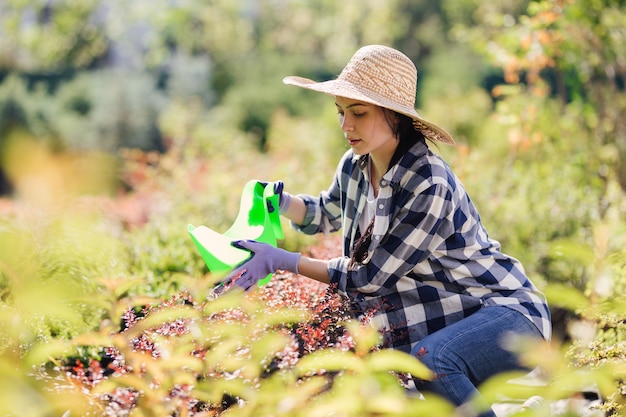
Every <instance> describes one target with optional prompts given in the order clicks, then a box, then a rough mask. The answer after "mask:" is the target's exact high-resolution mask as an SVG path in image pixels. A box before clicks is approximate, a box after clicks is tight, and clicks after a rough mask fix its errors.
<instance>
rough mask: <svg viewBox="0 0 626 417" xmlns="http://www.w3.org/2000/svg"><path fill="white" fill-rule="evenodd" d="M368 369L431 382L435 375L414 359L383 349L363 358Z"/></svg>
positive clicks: (399, 352)
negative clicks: (404, 374)
mask: <svg viewBox="0 0 626 417" xmlns="http://www.w3.org/2000/svg"><path fill="white" fill-rule="evenodd" d="M365 360H366V363H367V367H368V369H370V370H372V371H375V372H384V371H396V372H402V373H409V374H411V375H413V376H414V377H416V378H420V379H425V380H431V379H433V378H434V376H435V374H434V373H433V371H431V370H430V369H428V368H427V367H426V365H424V364H423V363H422V362H420V361H419V360H418V359H417V358H416V357H414V356H412V355H410V354H408V353H405V352H402V351H399V350H393V349H383V350H380V351H378V352H374V353H371V354H370V355H369V356H367V357H366V358H365Z"/></svg>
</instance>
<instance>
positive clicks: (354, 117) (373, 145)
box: [335, 97, 398, 158]
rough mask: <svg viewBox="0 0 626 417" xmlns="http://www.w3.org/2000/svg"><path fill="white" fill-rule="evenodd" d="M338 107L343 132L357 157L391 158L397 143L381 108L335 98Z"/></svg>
mask: <svg viewBox="0 0 626 417" xmlns="http://www.w3.org/2000/svg"><path fill="white" fill-rule="evenodd" d="M335 106H337V112H338V113H339V124H340V125H341V130H343V133H344V136H345V137H346V140H347V141H348V144H349V145H350V146H351V147H352V149H353V150H354V153H355V154H357V155H365V154H368V153H369V154H373V155H380V156H385V157H386V156H388V157H389V158H391V155H393V152H394V151H395V149H396V146H397V145H398V140H397V139H396V136H395V135H394V133H393V130H392V129H391V126H390V125H389V122H388V121H387V119H386V118H385V112H384V110H383V108H382V107H379V106H376V105H374V104H369V103H365V102H362V101H358V100H352V99H349V98H345V97H336V98H335Z"/></svg>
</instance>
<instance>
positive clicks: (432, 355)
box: [411, 306, 541, 417]
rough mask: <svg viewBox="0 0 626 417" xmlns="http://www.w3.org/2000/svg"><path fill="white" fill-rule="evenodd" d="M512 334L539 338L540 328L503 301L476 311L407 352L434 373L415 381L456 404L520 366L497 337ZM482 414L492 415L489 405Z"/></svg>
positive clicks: (417, 384) (484, 416)
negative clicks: (479, 387) (490, 381)
mask: <svg viewBox="0 0 626 417" xmlns="http://www.w3.org/2000/svg"><path fill="white" fill-rule="evenodd" d="M511 334H515V335H522V336H527V337H532V338H540V339H541V333H540V331H539V329H537V327H536V326H535V325H534V324H533V323H532V322H531V321H530V320H528V319H527V318H526V317H524V315H523V314H522V313H520V312H518V311H515V310H512V309H510V308H507V307H502V306H489V307H483V308H482V309H480V310H478V311H477V312H476V313H474V314H472V315H471V316H469V317H466V318H464V319H463V320H460V321H458V322H456V323H454V324H451V325H450V326H447V327H445V328H443V329H441V330H438V331H436V332H435V333H433V334H430V335H428V336H426V337H425V338H424V339H422V340H421V341H420V342H419V343H418V344H417V345H416V346H415V347H414V348H413V350H412V351H411V354H413V355H414V356H416V357H418V358H419V359H420V361H422V363H424V364H425V365H426V366H428V367H429V368H430V369H431V370H432V371H434V372H435V374H437V375H439V377H438V378H436V379H435V380H433V381H417V380H416V381H415V384H416V387H417V389H418V390H419V391H420V392H421V393H423V394H424V396H425V398H426V399H428V393H429V392H432V393H435V394H438V395H440V396H442V397H443V398H445V399H447V400H448V401H450V402H451V403H452V404H454V405H456V406H461V405H463V404H465V403H467V402H468V401H469V400H471V399H472V398H473V397H474V396H476V395H478V390H477V388H476V387H478V386H479V385H480V384H482V383H483V382H485V381H486V380H487V379H489V378H490V377H492V376H494V375H496V374H498V373H501V372H505V371H514V370H523V369H524V368H523V367H522V366H521V365H520V363H519V361H518V359H517V356H516V355H515V354H514V353H512V352H510V351H509V350H507V349H505V348H504V347H503V345H502V341H503V340H504V339H505V338H506V337H508V336H511ZM480 416H481V417H488V416H495V414H494V413H493V412H492V411H491V410H488V411H487V412H484V413H483V414H480Z"/></svg>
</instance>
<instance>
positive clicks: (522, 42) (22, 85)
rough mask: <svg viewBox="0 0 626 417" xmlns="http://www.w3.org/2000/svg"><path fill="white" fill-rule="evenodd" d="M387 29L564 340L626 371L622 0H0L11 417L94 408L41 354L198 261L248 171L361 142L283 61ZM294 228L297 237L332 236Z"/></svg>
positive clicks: (589, 360) (291, 63)
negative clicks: (61, 386)
mask: <svg viewBox="0 0 626 417" xmlns="http://www.w3.org/2000/svg"><path fill="white" fill-rule="evenodd" d="M372 43H377V44H385V45H390V46H393V47H395V48H397V49H400V50H402V51H403V52H405V53H406V54H407V55H408V56H409V57H410V58H411V59H412V60H413V61H414V62H415V63H416V65H417V68H418V72H419V87H418V94H417V107H418V110H419V111H420V113H421V114H422V115H423V116H425V117H426V118H427V119H429V120H432V121H434V122H436V123H438V124H440V125H441V126H444V127H445V128H446V129H447V130H448V131H450V132H451V133H452V134H453V136H454V137H455V139H456V141H457V143H458V145H457V146H456V147H454V148H450V147H445V146H443V145H441V146H439V147H435V148H434V150H435V151H436V152H438V153H440V154H442V155H443V156H444V158H445V159H446V160H447V161H448V162H449V163H450V164H451V165H452V167H453V169H454V170H455V171H456V173H457V174H458V175H459V177H460V178H461V179H462V181H463V182H464V183H465V185H466V188H467V189H468V191H469V193H470V195H471V197H472V198H473V200H474V202H475V203H476V205H477V206H478V207H479V209H480V211H481V216H482V219H483V221H484V223H485V224H486V226H487V228H488V230H489V231H490V234H491V236H492V237H493V238H495V239H497V240H499V241H500V242H501V243H502V245H503V248H504V251H505V252H506V253H510V254H512V255H514V256H516V257H518V258H519V259H520V260H521V261H522V262H523V263H524V265H525V267H526V270H527V272H528V274H529V275H530V277H531V278H532V279H533V281H534V282H535V283H536V284H538V286H540V287H541V288H542V289H543V290H544V291H545V292H546V294H547V295H548V297H549V299H550V301H551V307H552V308H553V310H554V311H553V315H554V324H555V333H556V338H555V339H556V344H557V345H558V347H557V350H558V349H561V356H560V360H562V361H563V362H565V363H567V364H575V365H576V366H583V365H591V366H595V365H597V364H599V363H600V362H601V363H603V364H604V363H605V362H609V363H617V364H618V365H619V364H621V366H622V368H619V369H621V370H616V369H614V368H611V370H610V372H611V373H612V374H611V375H612V376H611V377H607V376H606V375H604V374H601V376H593V378H596V377H597V380H594V381H592V382H596V383H597V381H598V380H599V379H602V378H604V379H603V380H602V381H603V382H602V383H604V384H607V385H606V386H607V387H608V388H606V387H603V388H604V389H605V390H606V391H607V392H611V393H615V392H619V389H620V388H619V387H620V385H619V384H618V383H616V382H615V380H613V379H612V378H613V377H615V378H617V377H618V376H619V375H623V374H624V373H625V371H624V369H623V361H624V358H625V355H626V346H625V343H626V342H625V340H626V338H625V336H624V324H623V323H624V318H625V317H626V311H624V306H623V305H622V304H623V303H621V304H620V303H619V300H620V299H622V298H621V297H623V295H624V285H626V266H625V265H626V253H625V251H624V248H625V247H626V245H625V244H626V196H625V190H626V118H625V117H624V115H625V114H626V94H625V88H626V48H624V45H625V44H626V5H624V4H623V2H619V1H611V0H602V1H591V0H540V1H527V0H508V1H499V2H485V1H482V0H442V1H438V2H433V1H430V0H416V1H408V0H389V1H380V0H359V1H358V2H357V1H343V2H339V1H334V0H311V1H289V0H132V1H129V0H79V1H78V0H38V1H24V0H2V1H1V2H0V327H1V329H0V354H2V355H1V356H0V373H1V375H0V415H18V414H16V410H21V411H22V412H21V413H20V415H29V416H36V415H41V416H44V415H62V414H63V411H64V410H70V409H72V410H82V409H83V408H81V407H83V406H84V407H87V406H86V405H84V404H82V403H83V402H85V401H87V400H86V399H84V398H82V399H80V398H79V399H77V400H76V404H82V405H80V406H79V405H76V406H74V405H68V404H69V403H70V402H72V401H70V400H69V399H68V398H70V397H71V398H74V397H72V396H70V397H65V399H64V400H63V401H61V400H60V398H55V399H50V398H48V397H46V396H45V395H43V394H41V393H42V392H45V391H48V390H50V386H49V384H48V383H47V382H46V383H44V382H41V381H40V380H39V379H36V378H33V377H32V375H31V374H32V371H31V368H30V367H31V365H33V364H37V363H38V362H37V360H35V359H32V357H30V358H29V355H30V354H31V353H32V352H36V353H37V352H39V351H38V350H37V349H38V348H39V347H41V346H47V345H50V346H52V345H51V344H50V343H51V342H52V341H63V342H64V343H65V342H67V341H70V340H72V339H73V338H75V337H77V336H79V335H81V334H83V333H86V332H89V331H95V330H97V329H101V328H104V327H106V326H105V324H103V323H105V322H106V319H105V318H106V317H108V320H113V321H116V320H117V319H118V318H116V317H109V316H107V314H108V313H103V312H104V311H109V312H110V311H117V310H114V309H113V307H111V304H110V303H114V301H112V300H116V301H115V302H117V301H119V300H122V299H123V298H124V297H126V296H133V297H136V296H149V297H155V298H156V299H166V298H168V297H170V296H172V295H173V294H177V293H178V292H179V291H181V289H183V288H186V286H188V285H189V284H188V282H189V281H188V280H189V279H192V280H193V279H196V280H200V279H201V277H203V276H204V274H205V273H206V270H205V266H204V264H203V263H202V260H201V259H200V258H199V257H198V255H197V253H196V252H195V249H194V247H193V243H192V242H191V240H190V239H189V236H188V235H187V232H186V227H187V224H189V223H192V224H196V225H200V224H205V225H208V226H210V227H212V228H215V229H216V230H225V229H226V228H227V227H228V225H229V224H230V223H231V222H232V220H233V218H234V217H235V216H236V214H237V210H238V207H239V197H240V192H241V190H242V188H243V186H244V184H245V183H247V182H248V181H249V180H250V179H252V178H257V179H262V180H267V181H273V180H283V181H284V182H285V187H286V189H287V190H288V191H290V192H292V193H317V192H319V191H320V190H322V189H325V188H326V187H327V186H328V184H329V183H330V181H331V179H332V175H333V173H334V170H335V166H336V164H337V162H338V160H339V158H340V157H341V155H342V154H343V152H344V151H345V150H346V149H347V148H346V146H345V144H344V142H343V140H342V135H341V131H340V129H339V128H338V124H337V120H336V115H335V110H334V106H333V103H332V100H331V99H330V98H328V97H325V96H323V95H317V94H314V93H310V92H307V91H304V90H302V89H297V88H293V87H289V86H285V85H283V84H282V81H281V80H282V78H283V77H284V76H287V75H301V76H306V77H310V78H313V79H319V80H325V79H330V78H333V77H335V76H336V75H337V74H338V73H339V72H340V71H341V69H342V67H343V65H344V64H345V63H346V62H347V61H348V59H349V58H350V56H351V55H352V54H353V53H354V51H356V49H358V48H359V47H360V46H362V45H365V44H372ZM284 229H285V231H286V239H285V240H284V241H283V242H281V245H283V246H284V247H286V248H288V249H292V250H296V249H297V250H307V249H308V248H311V247H318V248H319V247H320V245H328V242H329V240H324V239H322V240H320V239H319V238H311V237H304V236H302V235H300V234H296V233H295V232H293V231H291V230H289V226H288V225H287V224H285V225H284ZM324 242H326V243H324ZM330 242H331V245H336V241H333V240H332V239H331V240H330ZM329 251H331V252H332V250H329ZM103 282H104V283H103ZM121 283H127V284H121ZM128 283H132V285H131V284H128ZM120 286H121V287H120ZM119 288H123V290H120V289H119ZM107 291H112V293H111V294H112V295H111V294H109V293H108V292H107ZM116 291H117V292H116ZM104 293H107V294H109V295H108V296H107V297H109V298H106V297H105V296H104V295H103V294H104ZM99 294H100V295H101V297H100V298H98V295H99ZM94 297H95V298H94ZM105 298H106V300H104V299H105ZM94 300H96V301H94ZM103 300H104V301H103ZM107 303H109V304H107ZM118 307H119V306H118ZM107 309H108V310H107ZM89 340H92V339H89ZM561 343H563V345H562V346H561ZM64 346H65V345H64ZM66 347H67V346H65V347H64V348H63V349H65V348H66ZM36 348H37V349H36ZM55 349H61V348H60V347H58V346H57V348H55ZM60 351H61V350H57V351H54V352H50V353H45V354H41V353H37V355H35V354H33V355H34V357H35V358H37V359H38V360H40V361H44V359H42V358H47V359H46V360H48V359H49V358H50V357H56V358H57V359H56V362H55V361H52V363H53V364H56V365H58V364H59V363H60V359H58V358H59V357H60V356H59V355H61V354H60V353H59V352H60ZM63 352H65V351H63ZM83 354H84V355H85V356H89V355H90V353H89V352H87V351H85V352H83ZM38 355H39V356H38ZM55 355H56V356H55ZM61 356H62V355H61ZM25 358H26V359H25ZM557 362H558V363H559V364H561V363H562V362H559V361H555V362H554V363H557ZM47 363H48V365H47V366H48V367H51V366H52V365H50V362H47ZM16 364H18V365H16ZM564 366H568V365H564ZM16 367H17V369H16ZM561 371H562V370H561ZM619 372H621V374H620V373H619ZM555 373H558V371H555ZM570 376H571V375H570ZM593 378H592V379H593ZM557 380H558V378H557ZM36 381H37V382H36ZM40 384H41V385H40ZM611 384H612V385H611ZM600 385H602V384H600ZM16 387H17V388H16ZM20 387H21V388H20ZM621 389H622V390H623V389H624V386H623V383H622V385H621ZM52 391H54V390H52ZM63 392H67V391H63ZM94 395H95V394H94ZM555 395H556V394H555ZM77 396H78V397H80V395H77ZM71 398H70V399H71ZM608 400H610V401H609V402H608V404H609V405H607V406H606V409H607V410H608V411H607V413H608V415H620V414H619V413H620V412H622V411H620V410H621V408H620V407H622V406H623V404H624V398H623V391H622V394H614V396H612V397H610V398H608ZM87 402H89V401H87ZM51 410H53V411H51ZM59 410H60V412H59ZM361 411H362V412H363V413H362V414H360V415H370V414H366V413H365V412H364V411H363V410H361ZM54 412H59V413H58V414H46V413H54ZM76 412H78V411H74V413H76ZM294 413H295V411H294ZM610 413H615V414H610ZM72 415H75V414H72ZM142 415H150V414H142ZM181 415H182V414H181ZM190 415H191V414H190ZM197 415H198V416H199V415H200V414H197ZM206 415H209V414H206ZM211 415H214V414H211ZM285 415H297V414H285ZM346 415H348V414H346ZM390 415H391V414H390Z"/></svg>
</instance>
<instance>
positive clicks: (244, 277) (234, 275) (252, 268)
mask: <svg viewBox="0 0 626 417" xmlns="http://www.w3.org/2000/svg"><path fill="white" fill-rule="evenodd" d="M232 245H233V246H234V247H236V248H239V249H245V250H248V251H250V252H251V253H252V256H251V257H250V258H249V259H248V260H246V261H245V262H244V263H242V264H241V265H239V266H238V267H237V268H236V269H235V270H234V271H233V272H231V273H230V274H229V276H228V278H226V279H225V280H224V281H222V283H221V284H228V283H230V282H231V281H232V284H234V285H237V286H238V287H241V288H243V289H244V290H245V291H248V290H249V289H250V288H251V287H253V286H254V285H256V284H257V283H258V282H259V280H261V279H263V278H265V277H266V276H267V275H268V274H273V273H274V272H276V270H278V269H281V270H285V271H290V272H294V273H296V274H297V273H298V261H299V260H300V256H301V254H300V253H296V252H289V251H286V250H284V249H280V248H276V247H274V246H272V245H270V244H267V243H262V242H256V241H254V240H237V241H234V242H232ZM233 280H234V281H233Z"/></svg>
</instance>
